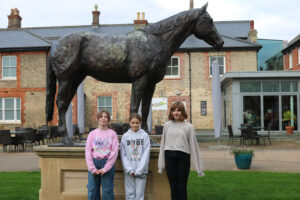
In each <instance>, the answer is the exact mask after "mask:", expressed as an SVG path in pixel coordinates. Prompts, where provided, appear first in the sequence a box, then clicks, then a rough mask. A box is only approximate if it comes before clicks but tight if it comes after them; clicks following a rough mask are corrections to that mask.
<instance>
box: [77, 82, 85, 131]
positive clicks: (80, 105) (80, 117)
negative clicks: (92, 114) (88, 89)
mask: <svg viewBox="0 0 300 200" xmlns="http://www.w3.org/2000/svg"><path fill="white" fill-rule="evenodd" d="M77 124H78V127H79V131H80V133H84V131H85V130H84V88H83V82H81V84H80V85H79V86H78V88H77Z"/></svg>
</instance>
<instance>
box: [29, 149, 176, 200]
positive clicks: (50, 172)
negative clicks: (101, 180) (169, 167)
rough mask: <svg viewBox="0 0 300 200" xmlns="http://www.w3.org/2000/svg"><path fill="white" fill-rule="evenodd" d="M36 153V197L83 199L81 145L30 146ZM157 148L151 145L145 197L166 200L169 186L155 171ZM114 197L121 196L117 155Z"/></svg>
mask: <svg viewBox="0 0 300 200" xmlns="http://www.w3.org/2000/svg"><path fill="white" fill-rule="evenodd" d="M34 150H35V152H36V153H37V155H38V156H39V167H40V168H41V189H40V191H39V199H40V200H53V199H55V200H83V199H87V183H88V171H87V166H86V163H85V156H84V151H85V149H84V147H48V146H46V145H44V146H38V147H35V148H34ZM158 154H159V148H155V147H152V148H151V154H150V163H149V174H148V177H147V185H146V190H145V199H147V200H157V199H164V200H168V199H170V189H169V183H168V180H167V176H166V174H165V173H164V174H158V173H157V171H158V168H157V162H158ZM114 184H115V187H114V193H115V199H116V200H119V199H125V190H124V175H123V168H122V164H121V160H120V157H118V160H117V161H116V173H115V179H114Z"/></svg>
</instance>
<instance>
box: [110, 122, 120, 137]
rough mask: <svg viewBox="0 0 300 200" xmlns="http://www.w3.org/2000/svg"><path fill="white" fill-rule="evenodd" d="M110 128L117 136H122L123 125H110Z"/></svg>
mask: <svg viewBox="0 0 300 200" xmlns="http://www.w3.org/2000/svg"><path fill="white" fill-rule="evenodd" d="M110 126H111V128H112V129H113V130H114V131H115V132H116V133H117V134H118V135H122V134H123V124H121V123H111V124H110Z"/></svg>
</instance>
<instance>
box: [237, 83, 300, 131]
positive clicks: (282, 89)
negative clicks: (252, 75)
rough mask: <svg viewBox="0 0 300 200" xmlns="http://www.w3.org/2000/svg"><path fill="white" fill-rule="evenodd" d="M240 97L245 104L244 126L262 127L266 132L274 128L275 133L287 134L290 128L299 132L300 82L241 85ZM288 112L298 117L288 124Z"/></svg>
mask: <svg viewBox="0 0 300 200" xmlns="http://www.w3.org/2000/svg"><path fill="white" fill-rule="evenodd" d="M240 94H241V95H242V100H243V105H242V106H243V107H242V108H243V121H242V123H247V124H253V125H254V126H262V127H264V129H265V130H268V127H269V125H270V128H271V130H275V131H281V130H285V126H287V125H289V124H290V125H291V126H294V129H295V130H298V121H297V112H298V103H297V98H298V96H299V95H298V81H293V80H282V81H280V80H266V81H264V80H263V81H260V80H255V81H241V82H240ZM299 100H300V98H299V99H298V101H299ZM287 111H289V112H290V113H291V114H292V115H293V116H294V117H293V119H291V120H288V121H284V120H283V119H284V115H285V114H286V112H287Z"/></svg>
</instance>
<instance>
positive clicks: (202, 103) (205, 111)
mask: <svg viewBox="0 0 300 200" xmlns="http://www.w3.org/2000/svg"><path fill="white" fill-rule="evenodd" d="M206 113H207V106H206V101H201V116H205V115H206Z"/></svg>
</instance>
